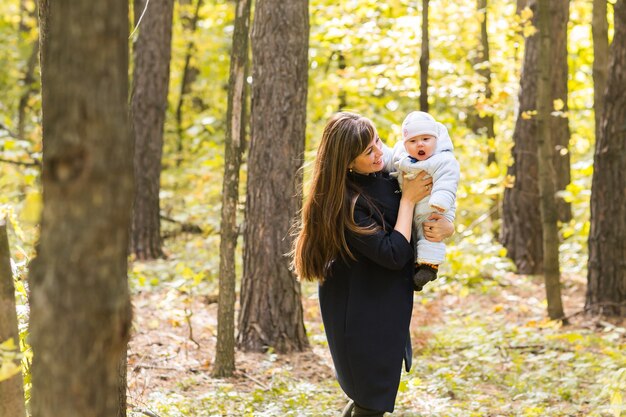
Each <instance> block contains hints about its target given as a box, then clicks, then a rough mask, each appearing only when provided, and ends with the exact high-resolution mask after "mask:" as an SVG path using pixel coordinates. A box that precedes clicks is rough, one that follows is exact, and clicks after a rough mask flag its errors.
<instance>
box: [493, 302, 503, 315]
mask: <svg viewBox="0 0 626 417" xmlns="http://www.w3.org/2000/svg"><path fill="white" fill-rule="evenodd" d="M502 309H504V306H503V305H502V304H496V305H495V306H493V312H494V313H499V312H500V311H502Z"/></svg>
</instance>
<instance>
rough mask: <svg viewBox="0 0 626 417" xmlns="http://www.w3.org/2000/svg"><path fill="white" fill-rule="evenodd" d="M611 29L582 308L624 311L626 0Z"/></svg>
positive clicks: (620, 1) (620, 313) (619, 2)
mask: <svg viewBox="0 0 626 417" xmlns="http://www.w3.org/2000/svg"><path fill="white" fill-rule="evenodd" d="M614 8H615V9H614V10H615V12H614V16H615V23H614V27H615V34H614V36H613V43H612V44H611V49H610V52H609V73H608V79H607V88H606V94H605V96H604V98H605V100H604V112H603V113H602V119H601V123H600V135H599V136H598V139H597V141H596V149H595V154H594V159H593V166H594V169H593V179H592V185H591V230H590V231H589V262H588V275H587V283H588V286H587V297H586V302H585V309H586V310H588V311H590V312H593V313H601V314H606V315H617V316H622V317H624V316H626V263H625V262H624V260H625V259H626V240H625V239H624V236H625V235H626V205H624V203H623V200H622V198H620V197H618V196H623V195H624V193H625V192H626V176H624V171H625V170H626V152H625V145H626V128H625V125H624V121H626V95H624V91H626V77H625V76H624V75H625V74H626V1H625V0H617V2H615V5H614Z"/></svg>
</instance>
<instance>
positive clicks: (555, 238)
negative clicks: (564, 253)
mask: <svg viewBox="0 0 626 417" xmlns="http://www.w3.org/2000/svg"><path fill="white" fill-rule="evenodd" d="M553 1H554V0H539V10H538V12H539V13H538V14H539V16H538V30H539V34H538V36H539V41H540V44H539V59H538V66H539V78H538V79H537V91H538V94H537V155H538V156H537V159H538V173H539V197H540V203H541V206H540V209H541V210H540V211H541V224H542V230H543V235H542V240H543V258H544V259H543V274H544V281H545V285H546V298H547V301H548V315H549V316H550V318H551V319H552V320H557V319H561V318H563V317H564V314H563V304H562V301H561V273H560V269H559V230H558V227H557V221H558V214H557V202H556V199H555V195H556V184H555V179H556V176H555V171H554V166H553V160H554V155H553V153H554V147H553V146H552V143H553V140H552V134H553V133H554V132H553V131H552V123H551V120H550V119H551V118H552V116H551V113H552V110H553V101H552V98H551V97H550V88H549V85H550V82H551V80H552V79H553V78H552V77H551V76H550V72H551V57H552V48H551V47H552V46H556V45H554V44H552V42H553V39H551V29H552V28H551V25H550V23H551V22H550V5H549V2H553Z"/></svg>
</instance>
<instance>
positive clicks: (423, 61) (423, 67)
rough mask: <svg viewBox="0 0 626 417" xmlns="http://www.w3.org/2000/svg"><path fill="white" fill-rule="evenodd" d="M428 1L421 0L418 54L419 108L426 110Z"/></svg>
mask: <svg viewBox="0 0 626 417" xmlns="http://www.w3.org/2000/svg"><path fill="white" fill-rule="evenodd" d="M428 3H429V0H422V54H421V55H420V110H421V111H424V112H428V66H429V65H430V42H429V39H428Z"/></svg>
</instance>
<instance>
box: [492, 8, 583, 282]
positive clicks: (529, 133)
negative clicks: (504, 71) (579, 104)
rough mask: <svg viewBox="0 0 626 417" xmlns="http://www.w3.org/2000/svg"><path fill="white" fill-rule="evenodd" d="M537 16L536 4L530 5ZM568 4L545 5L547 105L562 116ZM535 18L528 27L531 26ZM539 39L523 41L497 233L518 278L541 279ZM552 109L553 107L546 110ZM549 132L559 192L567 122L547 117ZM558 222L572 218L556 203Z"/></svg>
mask: <svg viewBox="0 0 626 417" xmlns="http://www.w3.org/2000/svg"><path fill="white" fill-rule="evenodd" d="M530 6H531V8H532V9H533V11H536V2H531V4H530ZM568 9H569V2H568V0H554V1H552V2H550V16H551V27H552V28H554V29H553V30H554V33H553V36H552V37H551V41H552V42H553V53H552V54H551V56H550V60H551V62H550V65H551V67H550V68H551V74H550V79H551V82H550V83H549V85H550V100H552V101H554V100H556V99H561V100H562V102H563V105H564V107H563V109H562V111H563V112H565V111H566V110H567V104H566V103H567V61H566V60H565V57H566V52H567V51H566V42H565V41H566V36H565V35H566V28H567V19H568V12H567V10H568ZM536 23H537V19H536V15H535V17H533V24H535V26H536ZM538 48H539V36H530V37H529V38H527V39H526V45H525V51H524V63H523V66H522V75H521V80H520V93H519V114H518V117H517V121H516V123H515V130H514V132H513V141H514V144H515V145H514V147H513V160H514V163H513V165H512V166H511V167H509V170H508V175H509V176H511V177H513V178H514V180H515V181H514V184H513V185H512V186H511V187H507V188H506V189H505V191H504V199H503V207H502V230H501V234H500V240H501V242H502V244H503V245H504V247H505V248H506V249H507V251H508V254H507V256H508V257H509V258H511V259H512V260H513V262H514V263H515V266H516V267H517V271H518V272H519V273H520V274H540V273H542V272H543V250H542V243H541V242H542V235H543V231H542V230H541V227H538V225H539V224H540V222H539V219H540V210H539V206H540V202H539V188H538V181H539V178H538V168H537V152H536V150H537V134H538V132H537V119H536V117H534V114H535V111H536V104H537V94H538V90H537V86H536V80H537V79H538V75H537V60H538ZM551 107H552V106H551ZM549 123H550V129H551V131H552V132H553V133H552V143H551V144H550V147H551V149H556V150H558V152H551V154H555V155H554V161H553V164H554V169H555V172H556V174H555V175H556V176H557V183H556V187H557V190H562V189H564V188H565V186H566V185H567V184H568V183H569V181H570V179H569V170H570V168H569V152H568V150H567V143H568V141H569V128H568V125H567V119H566V118H562V117H551V118H550V122H549ZM558 215H559V219H560V220H562V221H566V220H567V219H568V218H569V217H570V216H571V211H570V209H569V205H567V204H566V203H565V202H563V201H559V203H558Z"/></svg>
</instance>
